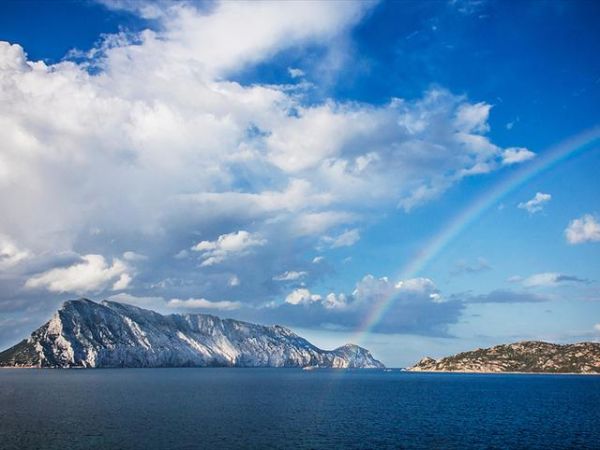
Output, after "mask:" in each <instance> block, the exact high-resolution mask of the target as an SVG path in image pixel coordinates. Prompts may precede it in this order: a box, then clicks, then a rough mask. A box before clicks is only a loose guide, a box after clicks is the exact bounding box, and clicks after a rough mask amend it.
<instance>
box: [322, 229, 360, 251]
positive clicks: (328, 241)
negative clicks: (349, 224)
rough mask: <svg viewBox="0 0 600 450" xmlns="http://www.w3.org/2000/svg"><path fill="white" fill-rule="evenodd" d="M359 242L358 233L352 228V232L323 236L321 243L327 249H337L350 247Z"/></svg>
mask: <svg viewBox="0 0 600 450" xmlns="http://www.w3.org/2000/svg"><path fill="white" fill-rule="evenodd" d="M359 240H360V232H359V231H358V230H357V229H356V228H353V229H352V230H346V231H344V232H343V233H340V234H338V235H337V236H323V237H322V238H321V243H322V244H324V245H326V246H327V247H329V248H338V247H351V246H353V245H354V244H356V243H357V242H358V241H359Z"/></svg>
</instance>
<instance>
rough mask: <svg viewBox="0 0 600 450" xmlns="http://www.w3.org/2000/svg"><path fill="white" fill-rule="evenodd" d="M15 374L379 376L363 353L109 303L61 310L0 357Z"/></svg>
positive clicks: (277, 331)
mask: <svg viewBox="0 0 600 450" xmlns="http://www.w3.org/2000/svg"><path fill="white" fill-rule="evenodd" d="M0 366H13V367H15V366H21V367H193V366H197V367H207V366H231V367H234V366H235V367H307V366H318V367H336V368H383V367H384V366H383V364H382V363H381V362H379V361H377V360H376V359H374V358H373V357H372V356H371V354H370V352H369V351H368V350H365V349H364V348H361V347H358V346H356V345H351V344H348V345H345V346H343V347H340V348H337V349H335V350H332V351H325V350H321V349H319V348H317V347H315V346H314V345H312V344H311V343H310V342H308V341H307V340H306V339H303V338H301V337H300V336H298V335H296V334H294V333H293V332H292V331H291V330H289V329H287V328H284V327H281V326H277V325H276V326H272V327H268V326H262V325H255V324H251V323H246V322H240V321H237V320H232V319H220V318H218V317H215V316H211V315H206V314H171V315H167V316H163V315H161V314H158V313H156V312H153V311H149V310H146V309H141V308H137V307H135V306H130V305H125V304H121V303H116V302H109V301H103V302H101V303H95V302H93V301H91V300H87V299H80V300H72V301H68V302H66V303H65V304H64V305H63V306H62V307H61V309H60V310H58V311H57V312H56V313H55V315H54V316H53V317H52V319H51V320H50V321H49V322H47V323H46V324H45V325H43V326H42V327H40V328H39V329H38V330H36V331H34V332H33V333H32V334H31V336H30V337H29V338H28V339H27V340H25V341H22V342H21V343H19V344H17V345H16V346H14V347H12V348H10V349H8V350H6V351H4V352H2V353H0Z"/></svg>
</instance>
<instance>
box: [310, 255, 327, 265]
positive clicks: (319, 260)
mask: <svg viewBox="0 0 600 450" xmlns="http://www.w3.org/2000/svg"><path fill="white" fill-rule="evenodd" d="M323 261H325V257H324V256H315V257H314V258H313V260H312V263H313V264H319V263H322V262H323Z"/></svg>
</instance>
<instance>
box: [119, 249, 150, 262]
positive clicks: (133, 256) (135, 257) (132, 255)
mask: <svg viewBox="0 0 600 450" xmlns="http://www.w3.org/2000/svg"><path fill="white" fill-rule="evenodd" d="M123 259H125V260H126V261H145V260H147V259H148V257H147V256H146V255H142V254H141V253H136V252H132V251H126V252H125V253H123Z"/></svg>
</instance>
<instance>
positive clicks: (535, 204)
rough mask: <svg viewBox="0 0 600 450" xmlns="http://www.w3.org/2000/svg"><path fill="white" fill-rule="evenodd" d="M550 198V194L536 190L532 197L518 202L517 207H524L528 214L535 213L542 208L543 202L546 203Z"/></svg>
mask: <svg viewBox="0 0 600 450" xmlns="http://www.w3.org/2000/svg"><path fill="white" fill-rule="evenodd" d="M550 199H552V195H550V194H544V193H543V192H537V193H536V194H535V195H534V196H533V198H532V199H530V200H527V201H526V202H521V203H519V204H518V205H517V207H518V208H520V209H525V210H526V211H527V212H529V214H535V213H536V212H540V211H541V210H542V209H544V206H545V204H546V203H548V202H549V201H550Z"/></svg>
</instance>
